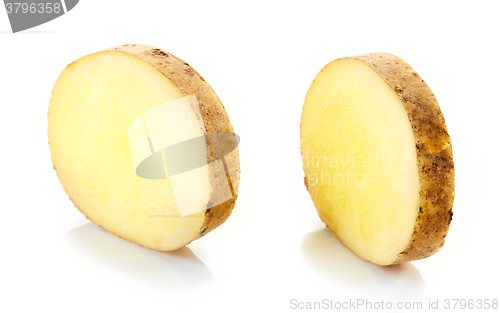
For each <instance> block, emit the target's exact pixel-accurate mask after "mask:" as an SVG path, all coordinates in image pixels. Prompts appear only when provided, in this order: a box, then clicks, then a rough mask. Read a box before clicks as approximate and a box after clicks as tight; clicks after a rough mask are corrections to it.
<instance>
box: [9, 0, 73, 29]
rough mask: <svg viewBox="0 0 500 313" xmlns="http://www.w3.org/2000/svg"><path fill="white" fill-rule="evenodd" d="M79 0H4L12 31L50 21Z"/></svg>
mask: <svg viewBox="0 0 500 313" xmlns="http://www.w3.org/2000/svg"><path fill="white" fill-rule="evenodd" d="M78 1H79V0H52V1H50V0H45V1H44V0H38V1H37V0H35V1H33V0H31V1H25V0H14V1H12V0H4V1H3V2H4V4H5V9H6V10H7V15H8V16H9V22H10V26H11V28H12V32H13V33H17V32H20V31H23V30H26V29H30V28H33V27H36V26H38V25H41V24H44V23H47V22H49V21H52V20H53V19H56V18H58V17H59V16H61V15H63V14H65V13H68V12H69V11H70V10H72V9H73V8H74V7H75V6H76V5H77V4H78Z"/></svg>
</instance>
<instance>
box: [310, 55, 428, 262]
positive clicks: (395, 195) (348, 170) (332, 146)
mask: <svg viewBox="0 0 500 313" xmlns="http://www.w3.org/2000/svg"><path fill="white" fill-rule="evenodd" d="M301 150H302V159H303V164H304V171H305V181H306V186H307V188H308V190H309V193H310V195H311V198H312V200H313V202H314V204H315V206H316V209H317V211H318V214H319V216H320V217H321V219H322V220H323V221H324V222H325V223H326V225H327V226H328V227H329V228H330V229H331V230H332V231H333V232H334V233H335V234H336V236H337V237H338V239H339V240H340V241H341V242H342V243H344V245H345V246H347V247H348V248H349V249H350V250H351V251H352V252H354V253H355V254H356V255H358V256H359V257H361V258H363V259H365V260H368V261H370V262H373V263H376V264H380V265H388V264H391V263H393V262H394V261H395V260H396V259H397V257H398V255H399V254H400V253H401V252H402V251H403V250H405V248H406V247H407V246H408V244H409V242H410V239H411V237H412V234H413V232H414V227H415V223H416V219H417V215H418V211H419V192H420V182H419V172H418V167H417V154H416V151H415V139H414V135H413V131H412V126H411V124H410V122H409V120H408V117H407V112H406V111H405V108H404V106H403V105H402V103H401V100H400V99H399V97H398V95H397V94H396V93H395V92H394V91H393V90H392V89H391V88H390V87H389V85H388V84H387V83H386V81H384V79H383V78H382V77H380V76H379V75H378V74H377V73H376V72H375V71H374V70H373V69H372V68H371V67H370V66H368V65H367V64H365V63H364V62H362V61H360V60H357V59H354V58H345V59H339V60H336V61H334V62H332V63H330V64H328V65H327V66H326V67H325V68H323V69H322V70H321V72H320V73H319V74H318V75H317V77H316V79H315V80H314V82H313V83H312V85H311V87H310V89H309V91H308V94H307V97H306V101H305V104H304V110H303V115H302V119H301Z"/></svg>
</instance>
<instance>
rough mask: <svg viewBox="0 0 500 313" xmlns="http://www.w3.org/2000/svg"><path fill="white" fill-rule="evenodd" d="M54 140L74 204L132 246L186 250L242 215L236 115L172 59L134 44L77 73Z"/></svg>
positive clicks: (100, 56)
mask: <svg viewBox="0 0 500 313" xmlns="http://www.w3.org/2000/svg"><path fill="white" fill-rule="evenodd" d="M221 134H226V136H221ZM227 135H230V136H227ZM231 136H232V138H230V137H231ZM48 137H49V144H50V149H51V156H52V161H53V165H54V168H55V170H56V173H57V176H58V177H59V180H60V182H61V184H62V185H63V187H64V190H65V191H66V193H67V194H68V195H69V198H70V199H71V201H72V202H73V203H74V204H75V206H76V207H77V208H78V209H79V210H80V211H81V212H82V213H83V214H84V215H85V216H86V217H87V218H88V219H89V220H91V221H92V222H94V223H95V224H97V225H99V226H101V227H102V228H104V229H106V230H108V231H109V232H111V233H113V234H115V235H117V236H120V237H122V238H124V239H126V240H128V241H130V242H133V243H136V244H139V245H142V246H145V247H148V248H151V249H154V250H160V251H171V250H175V249H178V248H180V247H182V246H184V245H186V244H188V243H189V242H191V241H193V240H195V239H197V238H200V237H201V236H203V235H205V234H207V233H208V232H210V231H211V230H213V229H215V228H216V227H218V226H219V225H221V224H222V223H223V222H224V221H225V220H226V219H227V218H228V217H229V215H230V214H231V211H232V209H233V207H234V205H235V200H236V197H237V192H238V185H239V175H240V168H239V157H238V151H237V148H236V142H235V135H234V131H233V128H232V126H231V123H230V121H229V118H228V116H227V114H226V111H225V109H224V107H223V105H222V103H221V102H220V100H219V98H218V97H217V96H216V94H215V93H214V91H213V90H212V88H211V87H210V86H209V85H208V83H207V82H206V81H205V80H204V79H203V78H202V77H201V76H200V75H199V74H198V73H197V72H196V71H195V70H194V69H193V68H191V67H190V66H189V65H188V64H187V63H185V62H183V61H182V60H180V59H178V58H176V57H175V56H173V55H172V54H170V53H168V52H166V51H164V50H161V49H158V48H155V47H151V46H145V45H137V44H130V45H124V46H118V47H115V48H111V49H108V50H105V51H101V52H98V53H94V54H91V55H87V56H85V57H83V58H81V59H79V60H77V61H75V62H73V63H71V64H70V65H68V66H67V67H66V69H65V70H64V71H63V72H62V73H61V75H60V77H59V78H58V80H57V82H56V83H55V86H54V89H53V92H52V98H51V100H50V106H49V112H48ZM220 138H222V139H221V140H219V139H220ZM216 141H217V142H216ZM228 141H230V143H229V144H228V143H227V142H228ZM221 145H222V146H221ZM228 146H231V148H230V149H227V148H228ZM217 154H219V155H217Z"/></svg>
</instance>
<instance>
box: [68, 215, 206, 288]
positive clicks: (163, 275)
mask: <svg viewBox="0 0 500 313" xmlns="http://www.w3.org/2000/svg"><path fill="white" fill-rule="evenodd" d="M65 239H66V244H67V245H68V246H69V247H70V248H71V249H72V250H74V251H75V252H77V253H78V254H82V255H84V256H85V257H86V258H87V259H88V260H90V261H91V262H93V263H96V264H98V265H99V266H100V267H102V268H103V269H105V270H106V271H111V272H114V273H116V274H118V275H120V276H125V277H128V278H130V279H131V280H133V281H135V282H138V283H142V284H144V285H147V286H149V287H151V288H156V289H158V288H160V289H166V290H169V291H176V290H177V291H182V290H186V289H188V288H189V289H192V288H197V287H200V286H203V285H208V284H210V283H211V282H213V281H214V276H213V274H212V272H211V271H210V269H209V268H208V267H207V266H206V265H205V264H204V263H203V262H202V261H201V260H200V259H199V258H198V257H197V256H196V255H195V254H194V253H193V252H192V251H191V249H189V248H188V247H182V248H180V249H178V250H176V251H173V252H158V251H153V250H150V249H145V248H143V247H140V246H138V245H135V244H133V243H130V242H128V241H125V240H122V239H120V238H118V237H117V236H114V235H112V234H111V233H109V232H107V231H106V230H104V229H102V228H100V227H98V226H96V225H94V224H92V223H90V222H89V223H86V224H84V225H82V226H79V227H76V228H74V229H72V230H70V231H69V232H67V233H66V236H65Z"/></svg>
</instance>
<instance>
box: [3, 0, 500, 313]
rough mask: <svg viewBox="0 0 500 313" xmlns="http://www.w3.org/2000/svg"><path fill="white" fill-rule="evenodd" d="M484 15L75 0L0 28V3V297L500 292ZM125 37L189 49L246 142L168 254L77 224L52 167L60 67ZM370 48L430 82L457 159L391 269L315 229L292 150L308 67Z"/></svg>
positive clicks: (413, 297) (494, 27) (170, 307)
mask: <svg viewBox="0 0 500 313" xmlns="http://www.w3.org/2000/svg"><path fill="white" fill-rule="evenodd" d="M498 12H499V5H498V2H494V1H490V2H480V1H479V2H474V4H472V2H469V3H459V2H452V1H449V2H444V1H442V2H438V1H435V2H426V1H415V2H414V3H413V4H410V3H408V2H404V1H395V2H375V1H374V2H354V1H351V2H349V1H345V2H334V1H324V2H319V1H307V2H306V1H303V2H302V3H298V2H294V3H292V2H290V1H281V2H278V1H251V2H240V1H219V2H214V1H199V2H191V1H147V0H142V1H134V2H132V1H116V0H115V1H110V0H108V1H97V0H84V1H80V3H79V4H78V5H77V6H76V7H75V8H74V9H73V10H72V11H70V12H69V13H68V14H66V15H64V16H62V17H60V18H58V19H56V20H54V21H51V22H49V23H47V24H44V25H41V26H39V27H36V28H34V29H31V30H28V31H25V32H22V33H18V34H12V33H11V31H10V25H9V22H8V19H7V14H6V12H5V9H4V8H3V7H0V91H1V98H0V99H1V100H0V101H1V102H0V103H1V108H2V110H3V113H2V115H1V122H0V130H1V134H2V135H1V138H2V139H1V141H2V145H1V147H2V148H1V154H0V158H1V164H2V173H1V176H0V177H1V178H0V179H1V180H0V181H1V187H2V192H1V198H0V207H1V219H0V240H1V247H2V250H1V251H2V252H1V258H0V286H1V291H0V311H2V312H104V311H112V312H148V311H150V312H179V311H194V310H196V309H199V310H205V311H208V312H256V311H264V312H287V311H298V310H292V309H291V308H290V301H291V299H297V301H302V302H305V301H322V300H323V299H329V300H333V301H334V302H336V301H349V299H352V300H355V299H358V298H360V299H367V300H369V301H381V300H384V302H387V301H393V302H394V303H397V302H398V301H422V302H423V305H424V308H426V307H427V305H428V301H429V299H431V300H432V301H435V300H436V299H439V305H440V307H441V308H442V307H443V305H444V301H445V299H447V298H466V299H484V298H488V299H492V298H496V299H499V298H500V294H499V291H500V288H499V287H498V279H499V278H500V277H499V267H498V265H497V263H498V245H499V243H498V242H499V241H498V240H499V234H498V226H497V225H496V221H497V220H498V219H499V217H500V213H499V212H500V207H499V205H498V202H497V201H496V199H497V197H498V194H499V191H498V188H499V187H500V184H499V181H498V177H499V175H500V172H499V166H498V164H499V162H498V152H499V149H498V143H499V140H498V135H499V130H498V127H499V123H498V115H499V113H500V109H499V107H500V103H499V102H500V101H499V97H498V90H499V86H500V78H499V74H498V73H499V72H500V65H499V61H498V56H499V53H500V50H499V32H500V22H499V18H498ZM126 43H142V44H149V45H154V46H157V47H160V48H162V49H165V50H167V51H169V52H171V53H173V54H174V55H177V56H179V57H180V58H182V59H183V60H184V61H186V62H188V63H189V64H191V65H192V66H193V67H194V68H195V69H196V70H197V71H198V72H199V73H201V75H202V76H203V77H204V78H205V79H206V80H207V81H208V82H209V83H210V84H211V86H212V88H213V89H214V90H215V92H216V93H217V95H218V96H219V97H220V99H221V100H222V103H223V104H224V105H225V107H226V110H227V112H228V114H229V116H230V118H231V122H232V124H233V126H234V129H235V131H236V132H237V133H238V134H239V135H240V136H241V139H242V141H241V145H240V158H241V169H242V180H241V187H240V194H239V198H238V200H237V203H236V207H235V209H234V212H233V215H232V216H231V217H230V218H229V220H228V221H227V222H226V223H225V224H224V225H222V226H221V227H219V228H218V229H217V230H215V231H213V232H212V233H210V234H208V235H207V236H205V237H203V238H202V239H200V240H197V241H195V242H193V243H192V244H190V245H188V246H187V247H185V248H182V249H180V250H179V251H177V252H173V253H158V252H154V251H151V250H148V249H145V248H141V247H139V246H136V245H134V244H131V243H128V242H125V241H124V240H121V239H119V238H117V237H115V236H113V235H111V234H109V233H107V232H105V231H103V230H101V229H99V228H98V227H96V226H94V225H93V224H91V223H90V222H88V221H87V220H86V219H85V218H84V216H83V215H82V214H81V213H79V212H78V210H77V209H76V208H75V207H74V206H73V204H72V203H71V202H70V201H69V199H68V197H67V196H66V194H65V193H64V191H63V188H62V187H61V185H60V184H59V181H58V179H57V177H56V174H55V172H54V170H53V169H52V164H51V160H50V150H49V146H48V144H47V141H48V140H47V134H46V125H47V115H46V114H47V108H48V103H49V99H50V95H51V90H52V86H53V84H54V82H55V81H56V79H57V77H58V75H59V74H60V73H61V71H62V70H63V69H64V67H65V66H66V65H67V64H68V63H71V62H72V61H74V60H76V59H78V58H80V57H82V56H84V55H86V54H89V53H92V52H97V51H100V50H102V49H105V48H108V47H111V46H115V45H119V44H126ZM375 51H384V52H390V53H393V54H395V55H398V56H399V57H401V58H403V59H404V60H405V61H407V62H408V63H409V64H410V65H411V66H412V67H413V68H414V69H415V70H416V71H417V72H418V73H419V74H420V75H421V76H422V77H423V79H424V80H425V81H426V82H427V84H428V85H429V86H430V87H431V89H432V90H433V92H434V94H435V95H436V97H437V99H438V101H439V103H440V106H441V109H442V111H443V114H444V116H445V119H446V123H447V126H448V129H449V133H450V135H451V139H452V144H453V153H454V160H455V167H456V198H455V205H454V208H453V210H454V213H455V215H454V216H453V222H452V224H451V228H450V231H449V234H448V237H447V239H446V244H445V245H444V247H443V248H442V250H441V251H440V252H439V253H437V254H436V255H434V256H432V257H431V258H429V259H425V260H420V261H416V262H413V263H411V264H406V265H401V266H394V267H387V268H382V267H379V266H375V265H372V264H369V263H367V262H364V261H362V260H360V259H358V258H357V257H355V256H354V255H352V254H351V253H350V252H349V251H348V250H347V249H346V248H344V247H343V246H342V245H341V244H340V243H339V242H338V240H337V239H335V237H334V236H333V235H332V234H331V233H330V232H329V231H328V230H326V229H325V228H324V225H323V224H322V223H321V222H320V220H319V218H318V217H317V215H316V211H315V208H314V206H313V203H312V201H311V199H310V197H309V195H308V193H307V191H306V189H305V187H304V184H303V171H302V164H301V158H300V150H299V125H300V115H301V110H302V104H303V101H304V98H305V95H306V92H307V90H308V88H309V85H310V83H311V82H312V80H313V79H314V77H315V75H316V74H317V72H318V71H319V70H320V69H321V68H322V67H323V66H324V65H326V64H327V63H328V62H330V61H332V60H334V59H336V58H340V57H345V56H351V55H356V54H362V53H367V52H375ZM326 311H328V310H326ZM330 311H334V310H330ZM358 311H361V310H358ZM407 311H408V310H404V309H399V310H398V309H395V308H393V309H392V310H379V312H407ZM477 311H481V310H477ZM490 311H491V310H490Z"/></svg>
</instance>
